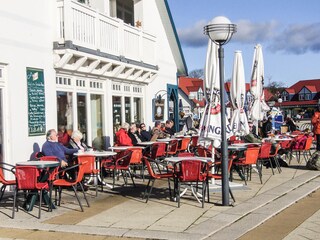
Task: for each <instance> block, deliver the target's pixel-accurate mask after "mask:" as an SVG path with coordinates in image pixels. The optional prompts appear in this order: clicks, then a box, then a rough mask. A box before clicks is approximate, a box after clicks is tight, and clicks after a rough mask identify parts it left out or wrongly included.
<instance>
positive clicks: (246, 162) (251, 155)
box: [233, 147, 262, 185]
mask: <svg viewBox="0 0 320 240" xmlns="http://www.w3.org/2000/svg"><path fill="white" fill-rule="evenodd" d="M259 151H260V148H259V147H251V148H248V149H247V150H246V151H245V156H244V157H243V158H239V159H238V160H237V161H233V165H235V166H238V167H239V168H240V170H241V171H242V174H243V176H244V179H243V180H244V182H245V184H246V185H247V180H248V179H249V176H250V180H251V172H252V165H254V164H255V165H256V166H257V169H258V174H259V178H260V182H261V184H262V173H261V169H260V167H259V166H258V164H257V160H258V156H259Z"/></svg>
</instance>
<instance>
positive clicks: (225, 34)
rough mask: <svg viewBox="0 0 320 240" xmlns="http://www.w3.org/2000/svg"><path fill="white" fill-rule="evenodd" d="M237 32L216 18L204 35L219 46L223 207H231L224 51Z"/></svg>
mask: <svg viewBox="0 0 320 240" xmlns="http://www.w3.org/2000/svg"><path fill="white" fill-rule="evenodd" d="M236 31H237V26H236V25H235V24H231V22H230V20H229V19H228V18H226V17H223V16H219V17H215V18H214V19H213V20H212V21H211V22H210V24H209V25H207V26H205V27H204V33H205V34H206V35H208V36H209V38H210V39H211V40H212V41H213V42H214V43H215V44H217V45H218V58H219V75H220V102H221V155H222V156H221V157H222V161H221V165H222V168H221V170H222V205H223V206H229V204H230V203H229V176H228V148H227V137H226V106H225V96H224V95H225V91H224V65H223V64H224V63H223V58H224V49H223V47H222V46H223V45H224V44H226V43H228V42H229V41H230V39H231V37H232V35H233V33H235V32H236Z"/></svg>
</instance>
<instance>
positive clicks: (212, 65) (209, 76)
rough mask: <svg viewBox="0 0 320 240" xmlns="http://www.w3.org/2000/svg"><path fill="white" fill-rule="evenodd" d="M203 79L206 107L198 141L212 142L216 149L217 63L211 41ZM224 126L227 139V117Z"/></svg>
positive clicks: (218, 132) (218, 123)
mask: <svg viewBox="0 0 320 240" xmlns="http://www.w3.org/2000/svg"><path fill="white" fill-rule="evenodd" d="M204 78H205V80H204V89H205V96H206V106H205V109H204V114H203V115H202V117H201V121H200V132H199V141H204V140H210V141H213V143H214V146H215V147H218V146H219V145H220V142H221V111H220V110H221V104H220V82H219V81H220V78H219V61H218V47H217V45H216V44H214V43H213V42H212V41H211V40H209V42H208V50H207V57H206V65H205V76H204ZM223 91H224V89H223ZM223 107H225V106H223ZM226 126H227V130H226V135H227V138H229V137H230V136H231V127H230V124H229V121H228V119H227V116H226Z"/></svg>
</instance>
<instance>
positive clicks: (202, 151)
mask: <svg viewBox="0 0 320 240" xmlns="http://www.w3.org/2000/svg"><path fill="white" fill-rule="evenodd" d="M197 153H198V156H199V157H211V156H212V152H211V150H209V149H208V148H205V147H204V146H197Z"/></svg>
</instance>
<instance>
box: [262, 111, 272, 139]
mask: <svg viewBox="0 0 320 240" xmlns="http://www.w3.org/2000/svg"><path fill="white" fill-rule="evenodd" d="M271 130H272V117H271V116H269V117H268V119H267V121H266V122H264V123H263V125H262V137H268V134H269V133H270V132H271Z"/></svg>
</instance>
